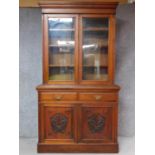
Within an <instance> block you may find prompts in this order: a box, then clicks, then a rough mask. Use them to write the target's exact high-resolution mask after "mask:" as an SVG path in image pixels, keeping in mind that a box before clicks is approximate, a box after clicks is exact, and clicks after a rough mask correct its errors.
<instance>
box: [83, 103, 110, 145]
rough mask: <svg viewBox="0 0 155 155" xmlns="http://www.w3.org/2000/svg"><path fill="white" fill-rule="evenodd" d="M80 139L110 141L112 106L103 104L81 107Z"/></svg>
mask: <svg viewBox="0 0 155 155" xmlns="http://www.w3.org/2000/svg"><path fill="white" fill-rule="evenodd" d="M81 120H82V121H81V141H82V142H88V143H89V142H90V143H91V142H92V143H93V142H101V143H102V142H111V141H112V139H113V135H112V130H113V125H112V123H113V108H112V107H104V106H95V105H92V106H82V107H81Z"/></svg>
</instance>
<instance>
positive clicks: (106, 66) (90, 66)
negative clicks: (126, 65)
mask: <svg viewBox="0 0 155 155" xmlns="http://www.w3.org/2000/svg"><path fill="white" fill-rule="evenodd" d="M83 67H96V66H94V65H83ZM99 67H108V65H100V66H99Z"/></svg>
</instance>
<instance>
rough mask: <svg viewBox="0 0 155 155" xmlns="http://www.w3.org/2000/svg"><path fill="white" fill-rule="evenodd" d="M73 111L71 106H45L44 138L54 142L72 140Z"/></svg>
mask: <svg viewBox="0 0 155 155" xmlns="http://www.w3.org/2000/svg"><path fill="white" fill-rule="evenodd" d="M74 111H75V110H74V107H72V106H63V107H62V106H47V107H45V118H44V123H45V139H46V140H50V141H54V142H74V139H75V132H74V131H75V121H74V120H75V112H74Z"/></svg>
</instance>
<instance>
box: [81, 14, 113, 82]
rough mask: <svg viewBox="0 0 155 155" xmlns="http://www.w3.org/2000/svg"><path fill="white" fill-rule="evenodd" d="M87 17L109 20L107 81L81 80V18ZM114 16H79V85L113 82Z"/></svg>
mask: <svg viewBox="0 0 155 155" xmlns="http://www.w3.org/2000/svg"><path fill="white" fill-rule="evenodd" d="M83 17H88V18H93V17H98V18H100V17H108V18H109V31H108V32H109V34H108V81H102V80H99V81H97V80H96V81H95V80H82V74H83V73H82V69H83V68H82V58H83V56H82V41H83V36H82V29H83V28H82V18H83ZM114 52H115V16H114V15H105V14H104V15H103V14H95V15H94V14H81V15H79V83H80V84H86V85H87V84H88V85H89V84H95V85H96V84H99V85H100V84H113V82H114V68H115V66H114V65H115V56H114Z"/></svg>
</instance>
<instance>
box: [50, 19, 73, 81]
mask: <svg viewBox="0 0 155 155" xmlns="http://www.w3.org/2000/svg"><path fill="white" fill-rule="evenodd" d="M74 25H75V19H74V18H49V21H48V27H49V80H56V81H58V80H74V52H75V39H74V38H75V26H74Z"/></svg>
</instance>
